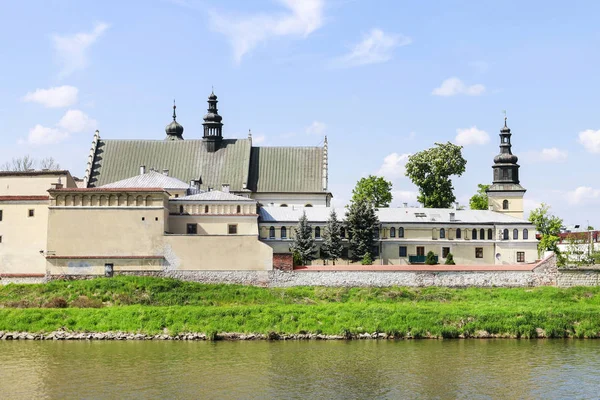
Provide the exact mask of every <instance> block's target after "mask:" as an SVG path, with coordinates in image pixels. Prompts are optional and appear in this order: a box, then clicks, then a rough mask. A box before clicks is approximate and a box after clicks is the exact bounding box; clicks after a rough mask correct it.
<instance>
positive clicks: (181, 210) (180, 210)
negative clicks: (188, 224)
mask: <svg viewBox="0 0 600 400" xmlns="http://www.w3.org/2000/svg"><path fill="white" fill-rule="evenodd" d="M179 214H183V206H179Z"/></svg>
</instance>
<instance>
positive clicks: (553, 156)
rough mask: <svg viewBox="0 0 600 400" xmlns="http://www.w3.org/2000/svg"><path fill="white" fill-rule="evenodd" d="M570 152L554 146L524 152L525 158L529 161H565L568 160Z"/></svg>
mask: <svg viewBox="0 0 600 400" xmlns="http://www.w3.org/2000/svg"><path fill="white" fill-rule="evenodd" d="M568 157H569V154H568V153H567V152H566V151H564V150H560V149H557V148H556V147H552V148H549V149H542V150H541V151H530V152H527V153H525V154H523V159H524V160H527V161H529V162H563V161H566V160H567V158H568Z"/></svg>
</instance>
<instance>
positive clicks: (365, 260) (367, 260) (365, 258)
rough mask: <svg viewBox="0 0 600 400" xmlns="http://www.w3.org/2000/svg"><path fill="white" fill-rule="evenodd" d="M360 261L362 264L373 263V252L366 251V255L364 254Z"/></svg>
mask: <svg viewBox="0 0 600 400" xmlns="http://www.w3.org/2000/svg"><path fill="white" fill-rule="evenodd" d="M360 263H361V264H362V265H371V264H373V259H372V258H371V254H370V253H368V252H367V253H365V255H364V256H363V258H362V260H361V261H360Z"/></svg>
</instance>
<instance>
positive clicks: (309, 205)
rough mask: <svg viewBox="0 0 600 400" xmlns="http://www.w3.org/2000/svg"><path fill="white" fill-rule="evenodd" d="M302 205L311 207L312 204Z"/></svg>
mask: <svg viewBox="0 0 600 400" xmlns="http://www.w3.org/2000/svg"><path fill="white" fill-rule="evenodd" d="M304 207H312V204H305V205H304Z"/></svg>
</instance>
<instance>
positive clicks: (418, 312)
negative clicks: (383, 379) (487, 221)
mask: <svg viewBox="0 0 600 400" xmlns="http://www.w3.org/2000/svg"><path fill="white" fill-rule="evenodd" d="M57 298H62V299H64V300H65V302H62V303H64V304H63V305H68V308H45V307H48V306H51V305H56V304H61V302H60V301H59V302H57ZM84 307H100V308H84ZM60 328H65V329H68V330H72V331H91V332H105V331H123V332H136V333H137V332H139V333H147V334H156V333H162V332H163V331H164V330H165V329H166V330H168V332H169V333H171V334H176V333H182V332H203V333H211V332H239V333H268V332H277V333H323V334H344V333H346V332H350V333H354V334H357V333H363V332H368V333H372V332H376V331H377V332H383V333H387V334H393V335H395V336H398V337H402V336H406V335H409V334H410V335H412V336H413V337H426V336H437V337H447V338H452V337H457V336H459V335H466V336H470V335H473V334H475V333H476V332H477V331H487V332H489V333H490V334H494V335H506V336H513V337H525V338H530V337H536V336H537V331H536V328H541V329H543V330H544V331H545V332H546V335H547V336H549V337H582V338H583V337H599V336H600V288H595V287H594V288H589V287H586V288H583V287H579V288H569V289H560V288H552V287H540V288H514V289H504V288H490V289H486V288H467V289H448V288H433V287H432V288H403V287H390V288H322V287H296V288H289V289H268V288H257V287H250V286H240V285H211V284H199V283H191V282H182V281H177V280H173V279H160V278H143V277H115V278H112V279H94V280H87V281H55V282H51V283H49V284H46V285H13V284H11V285H7V286H5V287H0V330H4V331H7V330H11V331H28V332H50V331H53V330H57V329H60Z"/></svg>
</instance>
